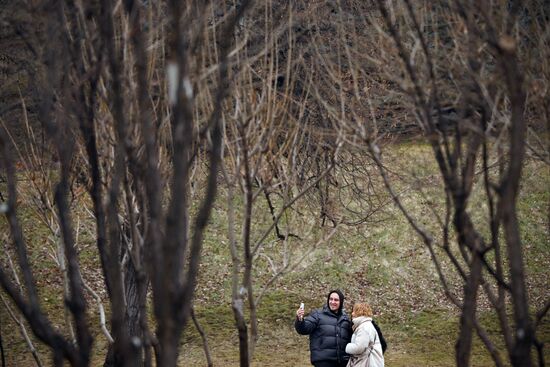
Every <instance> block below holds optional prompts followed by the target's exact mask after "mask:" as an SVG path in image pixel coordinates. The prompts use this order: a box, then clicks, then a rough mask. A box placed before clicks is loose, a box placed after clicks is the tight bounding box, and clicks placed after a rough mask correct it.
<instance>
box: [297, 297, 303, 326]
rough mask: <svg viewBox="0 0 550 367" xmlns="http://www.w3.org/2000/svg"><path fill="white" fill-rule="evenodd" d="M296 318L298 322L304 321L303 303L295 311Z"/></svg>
mask: <svg viewBox="0 0 550 367" xmlns="http://www.w3.org/2000/svg"><path fill="white" fill-rule="evenodd" d="M296 316H298V320H300V321H303V320H304V302H302V303H300V308H298V311H296Z"/></svg>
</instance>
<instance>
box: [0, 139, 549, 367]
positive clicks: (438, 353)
mask: <svg viewBox="0 0 550 367" xmlns="http://www.w3.org/2000/svg"><path fill="white" fill-rule="evenodd" d="M396 149H397V150H396V152H395V153H393V155H394V156H393V157H392V159H395V160H397V162H396V166H395V167H396V169H397V170H398V171H399V172H403V171H404V170H405V169H406V168H407V167H410V166H411V160H410V157H407V155H412V156H413V157H414V158H415V160H416V161H417V164H415V165H414V169H415V174H416V176H417V177H418V178H419V179H420V180H421V182H422V185H419V187H420V188H422V189H423V190H424V192H425V194H426V197H427V198H428V200H429V201H431V202H435V203H441V202H442V200H441V197H440V195H441V190H440V188H439V186H438V184H437V179H438V176H437V174H435V173H434V172H435V171H434V164H433V162H432V161H430V152H429V147H427V146H425V145H415V144H412V143H410V144H404V145H401V146H399V147H397V148H396ZM405 153H406V154H405ZM549 178H550V174H549V170H548V168H547V167H545V166H544V165H542V164H537V163H536V162H528V164H526V167H525V170H524V182H523V184H522V192H521V195H520V198H519V201H518V213H519V220H520V225H521V231H522V240H523V243H524V260H525V264H526V271H527V274H528V277H527V283H528V291H529V297H530V300H531V301H532V302H533V304H534V305H535V308H536V307H540V306H541V305H542V304H543V303H544V302H545V301H546V300H547V298H548V280H547V279H548V268H549V266H550V258H549V254H550V251H549V250H550V236H549V233H548V217H547V208H548V203H549V202H550V193H549V190H548V188H547V186H548V185H547V183H548V182H549ZM409 183H410V182H408V183H403V182H396V184H397V188H398V189H400V190H402V191H400V192H401V194H402V198H403V202H404V204H406V205H407V208H408V209H409V210H411V212H412V213H413V214H414V215H415V217H416V218H418V219H419V220H420V222H421V223H423V224H424V225H425V226H426V228H427V229H428V230H430V231H431V232H432V233H434V234H435V237H434V238H435V241H436V243H439V242H438V241H440V233H439V232H438V227H437V222H436V221H435V218H434V216H433V213H432V212H431V211H429V210H427V204H429V203H427V202H426V197H422V196H421V195H419V194H418V192H417V191H415V190H413V189H410V188H408V186H407V185H408V184H409ZM479 184H480V183H479V182H478V184H477V185H476V187H475V190H474V193H473V196H472V201H471V203H470V208H473V209H472V218H473V219H474V220H475V223H476V226H478V228H479V229H480V231H481V233H483V235H484V236H487V233H488V231H487V227H486V223H485V221H486V208H484V207H483V206H482V205H481V204H482V201H481V199H480V198H481V195H482V194H483V187H482V186H480V185H479ZM225 200H226V198H225V197H224V192H223V189H222V190H221V191H220V196H219V199H218V201H217V202H216V206H215V208H214V211H213V215H212V218H211V220H210V225H209V227H208V229H207V233H206V235H205V240H204V250H203V255H204V256H203V258H202V266H201V272H200V275H199V280H198V288H197V291H196V303H195V310H196V314H197V317H198V319H199V321H200V323H201V325H202V327H203V328H204V330H205V332H206V333H207V335H208V339H209V344H210V347H211V353H212V355H213V358H214V361H215V363H216V365H223V366H237V365H238V359H239V357H238V355H239V350H238V338H237V332H236V330H235V326H234V323H235V322H234V317H233V313H232V310H231V303H230V302H231V271H232V268H231V262H230V252H229V245H228V240H227V215H226V202H225ZM240 202H241V201H240V198H236V199H235V204H236V205H237V206H238V205H239V203H240ZM20 209H21V211H20V218H21V220H22V223H23V224H24V226H25V228H26V230H25V237H26V239H27V241H28V244H29V256H30V259H31V262H32V265H33V269H34V270H35V273H36V274H37V281H38V285H39V287H40V299H41V303H42V306H43V308H44V311H45V312H46V313H47V314H48V315H49V317H50V319H51V320H52V322H53V323H54V324H55V325H56V326H58V327H60V328H61V329H62V330H66V326H65V320H64V313H63V299H62V282H61V278H60V272H59V270H58V269H57V267H56V266H55V263H54V262H53V260H52V259H51V257H50V256H49V255H48V252H49V251H50V250H49V247H51V245H50V244H49V242H48V240H47V239H48V238H49V236H51V233H50V232H49V230H47V229H46V228H45V227H44V226H43V224H41V223H40V222H38V221H37V220H36V217H35V215H36V214H35V212H34V211H32V210H30V209H29V207H28V206H27V204H25V203H24V202H22V203H21V206H20ZM440 209H441V208H439V209H438V210H440ZM474 209H475V210H474ZM254 213H255V215H254V225H253V236H254V239H257V238H258V236H259V235H260V233H261V232H262V230H263V229H264V228H266V227H267V226H268V225H269V221H270V216H269V215H266V213H267V212H266V208H265V206H259V207H258V208H256V209H255V212H254ZM236 214H237V216H236V217H237V218H236V219H237V221H239V220H241V219H242V218H241V216H240V215H241V214H240V213H239V212H237V213H236ZM439 214H442V213H439ZM81 218H82V221H81V229H80V236H79V246H78V249H79V256H80V261H81V265H82V267H83V274H84V277H85V279H86V280H88V281H89V282H91V284H92V285H93V287H94V289H96V290H97V291H100V292H103V293H102V295H103V296H104V292H105V290H104V287H103V283H102V275H101V271H100V270H99V267H98V266H97V264H98V261H99V259H98V255H97V249H96V248H95V240H94V236H93V223H91V222H90V221H89V218H88V217H86V216H85V215H83V214H81ZM85 218H87V219H85ZM309 220H311V221H312V220H313V219H312V218H305V219H300V218H299V217H298V216H297V215H296V213H291V214H289V216H288V217H287V218H285V221H284V225H285V227H284V228H285V229H288V230H289V231H290V232H292V233H298V234H300V235H301V238H300V239H293V240H292V242H290V243H289V246H290V247H291V248H292V249H293V251H294V252H293V257H291V259H295V258H296V257H298V256H300V255H301V254H302V251H304V250H303V248H304V247H307V246H308V245H311V244H312V243H314V242H315V241H316V240H317V239H318V238H319V237H320V230H314V231H311V232H307V233H303V232H305V231H301V230H302V229H303V228H309V225H310V224H311V223H309V222H308V221H309ZM75 222H76V220H75ZM0 228H2V229H4V228H6V222H5V218H4V217H0ZM236 234H237V235H239V234H240V230H239V228H237V231H236ZM502 243H503V244H504V242H502ZM281 249H282V243H281V242H280V241H276V240H275V238H273V236H271V237H268V239H267V240H266V244H265V247H264V250H263V251H264V252H263V255H266V256H269V257H270V259H271V260H272V261H273V262H274V264H275V265H276V266H281V264H282V261H283V256H282V251H281ZM437 252H438V253H442V252H441V250H437ZM491 256H492V254H491V253H490V254H488V258H489V259H490V258H491ZM0 261H2V262H4V261H5V258H4V257H0ZM442 265H443V267H444V268H445V270H446V271H447V274H449V282H450V285H451V289H452V290H453V291H454V292H456V294H458V295H460V294H461V283H460V281H459V279H458V277H457V276H456V275H453V272H452V267H451V266H450V265H449V263H448V262H447V261H444V262H443V264H442ZM254 272H255V278H254V279H255V284H254V289H255V291H256V292H259V291H260V290H261V289H262V288H263V285H264V284H265V283H266V282H267V281H268V279H269V278H270V276H271V274H272V273H271V268H270V264H269V262H268V261H267V260H266V259H265V257H263V256H260V257H258V258H257V259H256V267H255V270H254ZM332 288H341V289H342V290H343V291H344V293H345V294H346V296H347V297H348V300H347V301H346V307H347V308H348V309H349V308H350V307H351V304H352V303H353V302H357V301H367V302H369V303H371V304H372V305H373V307H374V310H375V313H376V317H377V319H378V321H379V324H380V325H381V327H382V330H383V331H384V335H385V337H386V339H387V340H388V343H389V349H388V351H387V353H386V363H387V365H388V366H392V367H393V366H398V367H399V366H403V367H405V366H454V365H455V362H454V358H455V357H454V346H455V341H456V338H457V332H458V314H457V310H456V309H455V308H454V306H450V303H449V301H448V300H447V299H446V298H445V296H444V294H443V292H442V290H441V286H440V283H439V280H438V278H437V275H436V273H435V268H434V265H433V264H432V262H431V259H430V257H429V254H428V252H427V250H426V248H425V246H424V244H423V243H422V242H421V240H420V239H419V237H418V236H417V235H416V233H415V232H414V231H413V230H412V229H411V228H410V226H409V224H408V223H406V221H405V220H404V219H403V217H402V216H401V213H400V212H399V211H398V210H397V209H396V208H395V207H394V206H392V205H389V206H388V207H385V208H384V209H383V210H382V211H381V212H380V213H379V214H377V215H376V216H375V217H373V218H372V221H371V222H368V223H366V224H364V225H360V226H357V227H342V228H341V230H340V231H339V232H338V233H337V234H336V235H335V236H334V237H333V238H332V239H331V241H330V243H328V244H324V245H321V246H320V247H319V248H317V249H316V250H315V251H313V252H312V253H311V254H310V255H309V256H308V257H307V258H306V259H305V261H304V262H303V263H302V264H300V265H299V266H298V267H297V270H296V271H295V272H293V273H290V274H287V275H286V276H284V277H283V278H281V279H279V281H278V282H276V283H275V284H274V286H273V287H272V288H271V289H270V290H269V291H268V292H267V293H266V295H265V297H264V298H263V300H262V302H261V303H260V305H259V308H258V319H259V333H260V335H259V340H258V343H257V347H256V350H255V353H254V359H253V365H254V366H262V367H275V366H283V365H284V366H296V367H300V366H308V365H309V351H308V338H307V337H304V336H300V335H298V334H297V333H296V332H295V331H294V329H293V319H294V313H295V310H296V308H297V307H298V305H299V303H300V302H305V304H306V310H307V311H309V310H311V309H313V308H316V307H320V306H322V304H323V303H324V302H325V299H326V298H325V297H326V293H327V291H328V290H329V289H332ZM104 300H105V298H104ZM104 306H106V307H107V308H108V303H105V304H104ZM535 312H536V310H535V309H533V310H532V313H533V315H534V313H535ZM89 313H90V325H91V327H92V332H93V334H94V336H95V338H96V342H95V345H94V357H93V365H94V366H96V365H97V366H99V365H101V362H102V360H103V356H104V353H105V351H106V347H107V343H106V340H105V338H104V337H103V336H102V335H101V333H100V332H99V327H98V322H97V319H98V316H97V309H96V306H95V303H90V310H89ZM0 317H1V320H2V324H1V326H0V327H1V328H2V329H1V331H2V336H3V339H4V342H5V345H4V346H5V348H6V349H7V350H8V365H16V366H30V365H32V361H31V356H30V354H29V353H28V351H27V348H26V346H25V344H24V342H23V340H22V337H21V336H20V335H19V332H18V331H17V329H16V328H15V325H14V323H13V322H12V321H11V320H10V318H9V317H8V315H7V314H6V312H5V309H4V307H3V305H1V304H0ZM478 317H479V319H480V322H481V323H482V324H483V325H484V326H485V328H486V329H487V331H488V333H489V334H490V335H491V336H492V339H493V340H494V341H495V343H496V345H497V347H498V348H499V350H500V351H501V356H502V358H503V359H504V360H506V359H507V358H506V355H505V354H504V348H503V343H502V337H501V336H500V328H499V326H498V322H497V319H496V317H495V316H494V314H493V313H491V312H489V308H488V307H487V306H486V305H481V306H480V308H479V314H478ZM537 338H538V339H539V340H540V341H542V342H545V343H546V345H549V344H550V322H549V321H548V316H547V317H546V318H545V319H544V320H543V322H542V324H541V326H539V329H538V331H537ZM38 346H39V349H40V351H41V354H42V357H43V359H44V360H46V361H47V360H48V358H49V354H48V353H47V348H45V347H44V346H42V345H41V344H38ZM545 357H546V360H550V352H549V348H548V347H546V349H545ZM180 360H181V365H182V366H188V365H189V366H190V365H193V366H195V365H196V366H202V365H206V364H205V358H204V352H203V350H202V342H201V339H200V336H199V334H198V333H197V331H196V330H194V327H193V324H192V322H191V321H190V322H189V324H188V327H187V329H186V331H185V333H184V335H183V337H182V348H181V356H180ZM492 365H494V363H492V361H491V358H490V356H489V354H488V353H487V352H486V350H485V348H484V347H483V345H482V343H481V341H480V340H479V339H478V338H477V337H475V338H474V345H473V350H472V366H492Z"/></svg>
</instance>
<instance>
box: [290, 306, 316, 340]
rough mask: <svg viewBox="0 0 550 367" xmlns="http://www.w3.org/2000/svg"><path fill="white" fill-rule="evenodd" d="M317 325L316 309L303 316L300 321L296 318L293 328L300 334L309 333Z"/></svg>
mask: <svg viewBox="0 0 550 367" xmlns="http://www.w3.org/2000/svg"><path fill="white" fill-rule="evenodd" d="M317 325H319V314H318V312H317V310H315V311H313V312H312V313H310V314H309V315H307V316H306V317H304V319H303V320H302V321H300V320H298V318H296V320H295V321H294V328H295V329H296V331H297V332H298V334H302V335H308V334H311V333H312V332H313V330H315V329H316V328H317Z"/></svg>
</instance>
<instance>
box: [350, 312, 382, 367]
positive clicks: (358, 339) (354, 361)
mask: <svg viewBox="0 0 550 367" xmlns="http://www.w3.org/2000/svg"><path fill="white" fill-rule="evenodd" d="M351 317H352V322H353V335H352V336H351V343H348V344H347V345H346V353H348V354H350V355H351V358H350V360H349V362H348V367H359V366H360V367H364V366H368V367H384V354H383V352H382V345H381V344H380V337H379V336H378V333H377V332H376V329H375V328H374V326H373V325H372V309H371V307H370V306H369V305H368V304H367V303H356V304H355V305H354V306H353V312H352V313H351Z"/></svg>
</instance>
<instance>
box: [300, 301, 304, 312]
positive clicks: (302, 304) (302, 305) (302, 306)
mask: <svg viewBox="0 0 550 367" xmlns="http://www.w3.org/2000/svg"><path fill="white" fill-rule="evenodd" d="M303 309H304V302H302V303H300V310H303Z"/></svg>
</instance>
